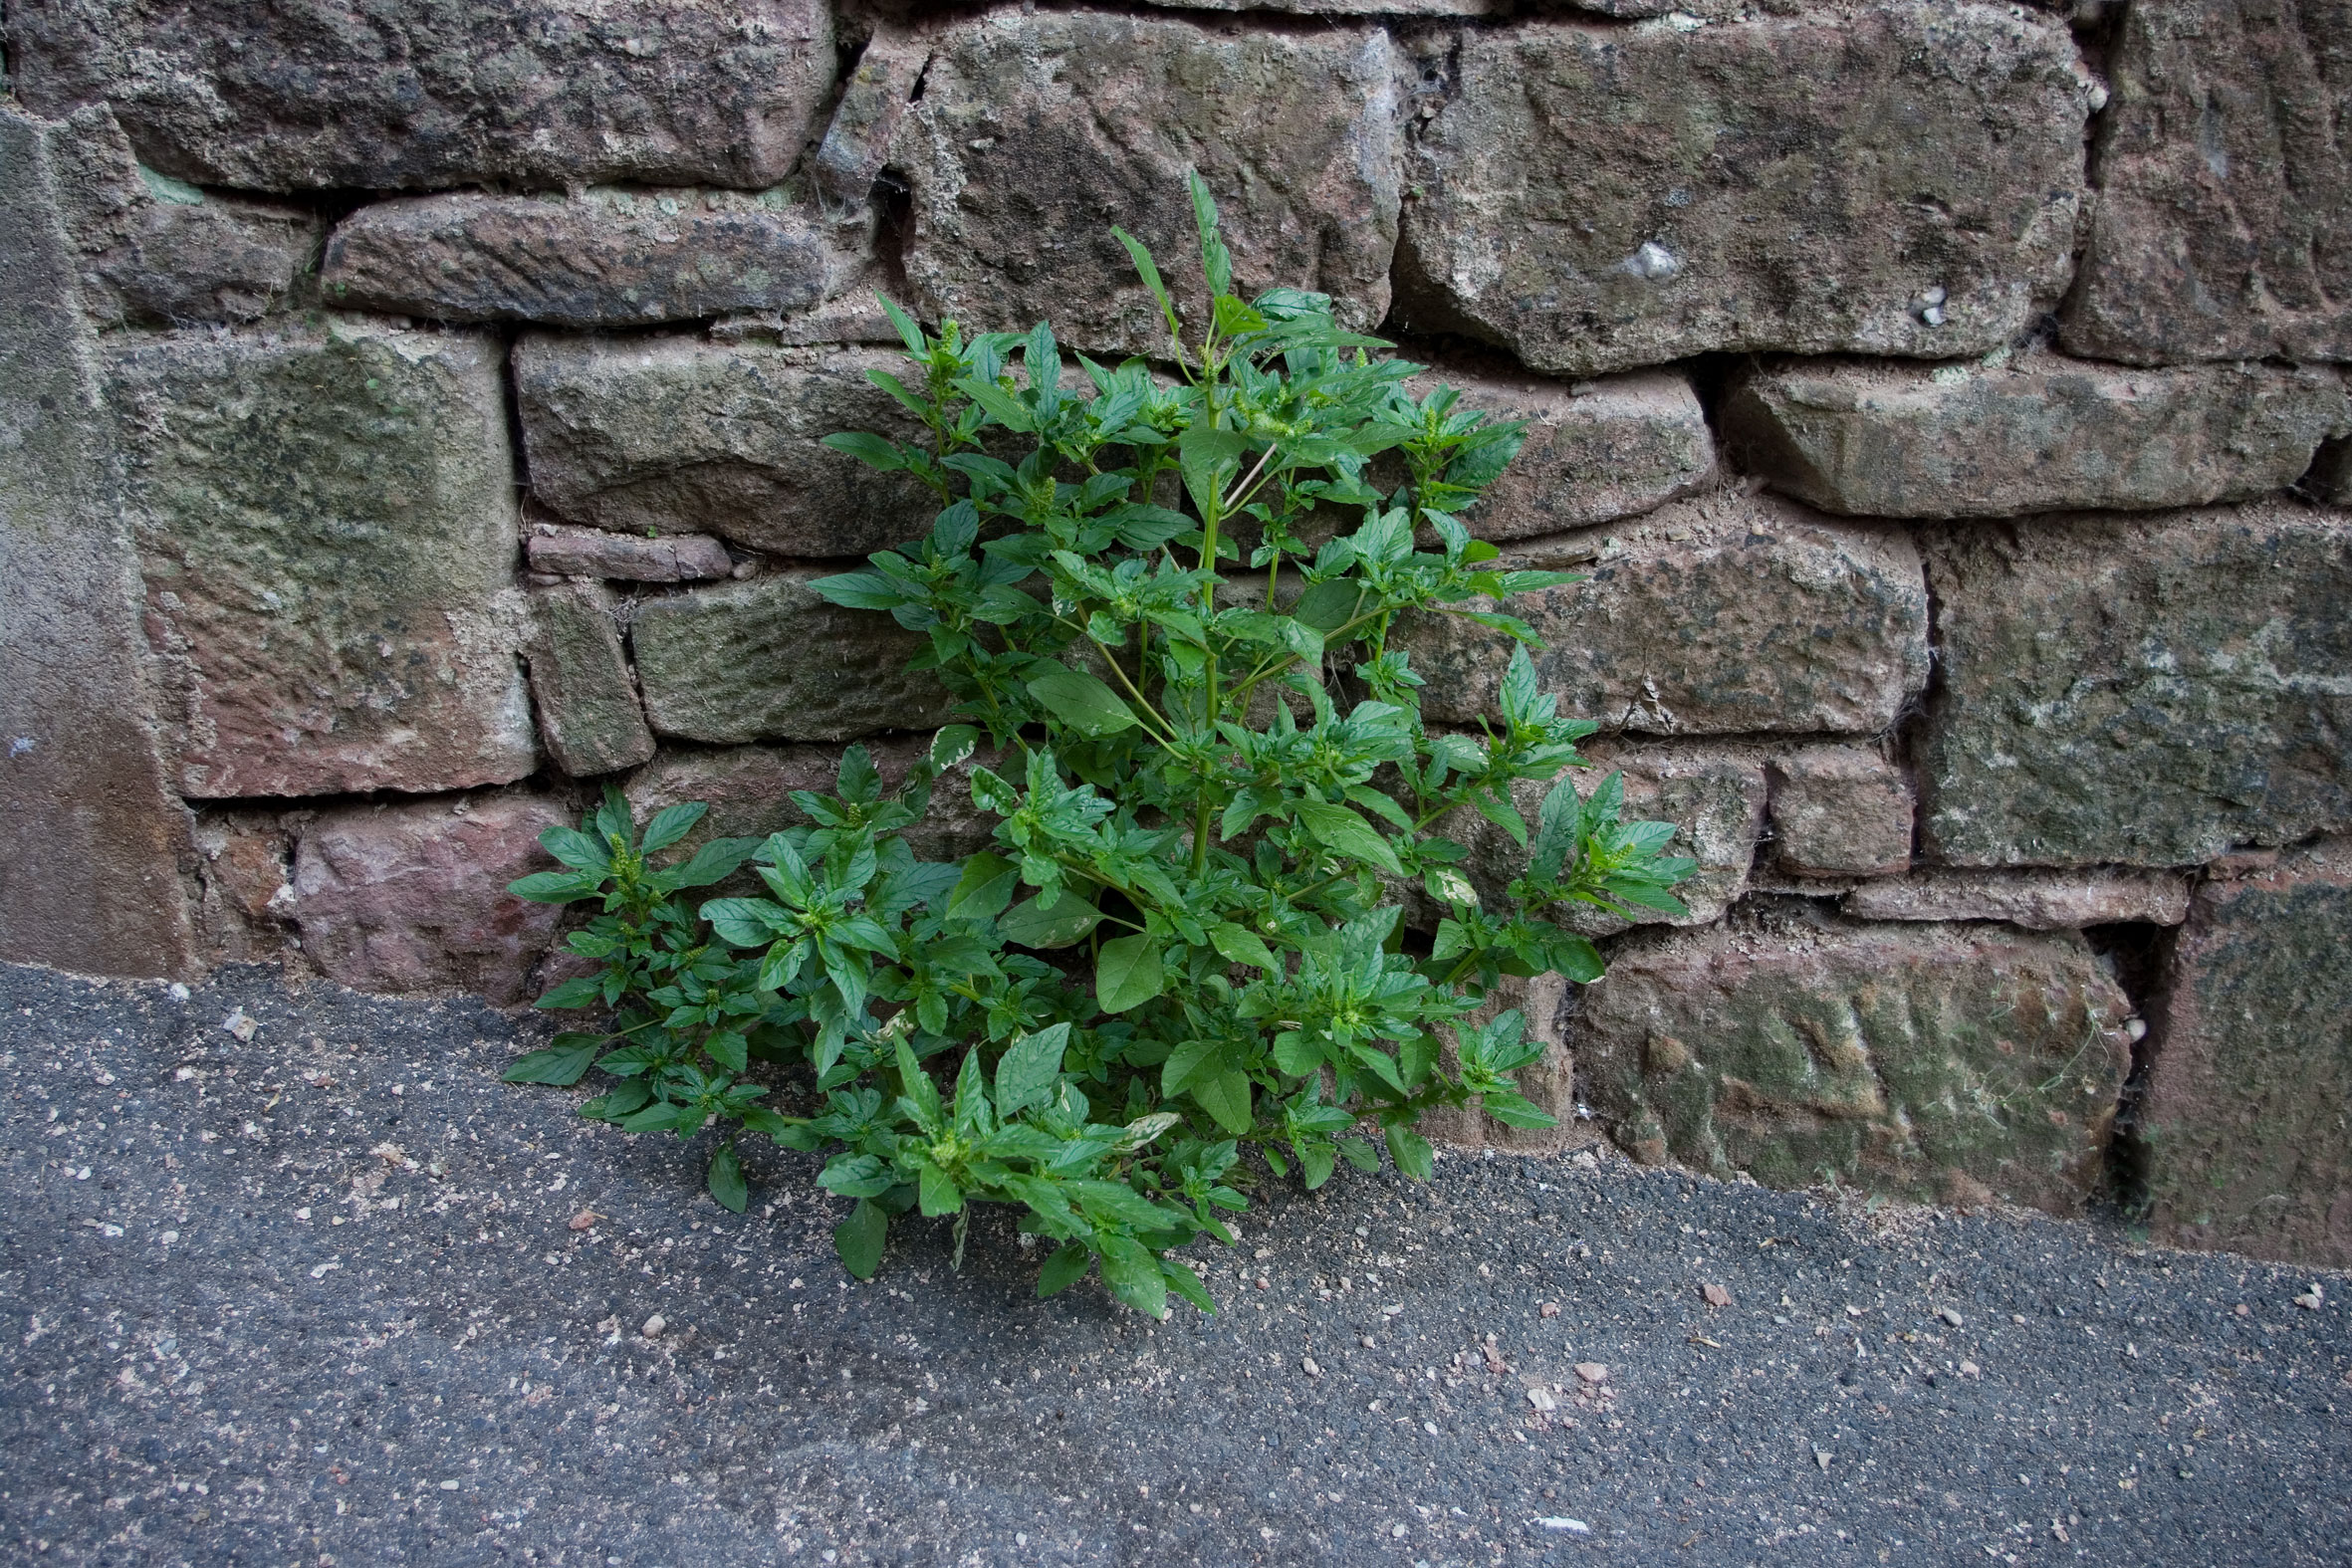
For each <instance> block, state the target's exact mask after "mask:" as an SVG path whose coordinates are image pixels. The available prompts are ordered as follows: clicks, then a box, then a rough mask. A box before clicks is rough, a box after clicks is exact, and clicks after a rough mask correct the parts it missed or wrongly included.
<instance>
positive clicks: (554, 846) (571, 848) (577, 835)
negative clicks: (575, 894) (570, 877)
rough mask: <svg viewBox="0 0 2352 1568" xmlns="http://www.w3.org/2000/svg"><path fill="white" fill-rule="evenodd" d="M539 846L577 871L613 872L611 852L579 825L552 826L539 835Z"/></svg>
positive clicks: (599, 874) (602, 874) (607, 873)
mask: <svg viewBox="0 0 2352 1568" xmlns="http://www.w3.org/2000/svg"><path fill="white" fill-rule="evenodd" d="M539 846H540V847H541V848H542V849H545V850H546V851H547V852H548V853H549V854H551V855H554V856H555V857H556V858H557V859H558V860H561V861H563V862H564V864H566V865H568V866H570V867H572V868H573V869H574V870H575V871H590V872H593V873H594V874H595V875H597V876H599V877H601V876H607V875H609V874H611V871H612V856H611V854H610V853H609V852H608V851H607V850H606V849H605V848H604V846H603V845H602V844H601V843H599V842H597V841H596V840H595V839H593V838H590V837H589V836H588V834H586V833H584V832H582V831H581V830H580V829H579V828H577V827H551V828H549V829H548V830H547V831H546V832H544V833H542V834H540V835H539Z"/></svg>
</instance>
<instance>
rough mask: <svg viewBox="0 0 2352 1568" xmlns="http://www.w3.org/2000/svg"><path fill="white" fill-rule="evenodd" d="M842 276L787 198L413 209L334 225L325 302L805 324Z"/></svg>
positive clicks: (363, 211) (644, 197)
mask: <svg viewBox="0 0 2352 1568" xmlns="http://www.w3.org/2000/svg"><path fill="white" fill-rule="evenodd" d="M833 266H834V261H833V257H832V253H831V251H830V250H829V249H828V248H827V247H826V245H825V243H824V240H823V236H822V235H821V234H820V233H819V232H818V231H817V229H816V227H815V225H814V224H813V223H812V222H811V220H810V217H809V215H807V214H805V213H802V212H799V211H796V210H795V209H794V207H793V204H792V201H791V197H790V193H789V192H787V191H783V190H771V191H761V192H757V193H750V194H747V193H739V192H735V191H715V190H651V191H626V190H591V191H585V192H583V193H582V194H580V195H577V196H564V195H547V196H481V195H450V196H409V197H403V198H401V199H400V200H397V201H386V202H379V203H377V204H376V205H374V206H370V207H362V208H360V209H359V210H358V211H357V212H355V213H353V214H352V216H350V217H349V218H346V219H345V220H344V221H343V222H342V223H340V224H337V225H336V229H335V234H334V236H333V237H332V238H331V239H329V241H328V242H327V260H326V265H325V268H324V271H323V273H322V275H321V278H320V290H321V293H322V295H323V297H324V298H325V299H326V300H327V302H328V303H329V304H331V305H335V306H339V307H344V308H348V309H352V310H365V311H390V312H394V313H398V314H404V315H408V316H422V317H429V318H431V319H433V320H436V321H445V322H546V323H551V324H553V325H556V326H560V327H641V326H647V325H650V324H652V323H656V322H679V321H692V320H694V319H695V318H698V317H709V316H723V315H725V314H727V313H728V312H731V311H788V312H791V311H805V310H808V309H809V308H810V307H812V306H814V305H816V304H817V303H818V302H819V301H820V300H822V299H823V297H824V293H825V288H826V285H827V283H828V282H829V281H830V278H831V274H832V269H833Z"/></svg>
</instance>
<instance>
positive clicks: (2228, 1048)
mask: <svg viewBox="0 0 2352 1568" xmlns="http://www.w3.org/2000/svg"><path fill="white" fill-rule="evenodd" d="M2347 932H2352V843H2348V842H2347V841H2345V840H2343V839H2333V840H2328V841H2324V842H2322V843H2319V844H2316V845H2313V846H2311V847H2310V848H2307V849H2304V850H2300V851H2297V852H2295V853H2293V854H2290V855H2287V856H2285V857H2283V858H2282V859H2281V860H2280V861H2279V863H2278V864H2277V865H2276V866H2275V867H2273V868H2271V869H2269V870H2265V871H2260V872H2257V873H2255V874H2253V875H2251V876H2247V877H2245V878H2243V879H2242V880H2235V881H2214V882H2209V883H2207V884H2206V885H2205V886H2204V887H2202V888H2200V889H2199V890H2198V894H2197V899H2196V902H2195V904H2194V905H2193V906H2192V907H2191V909H2190V913H2189V923H2188V925H2187V926H2186V927H2185V928H2184V929H2183V930H2182V932H2181V936H2180V940H2179V943H2178V945H2177V946H2176V947H2175V949H2174V953H2173V961H2172V967H2171V971H2170V975H2169V978H2168V981H2167V984H2166V987H2165V992H2164V999H2163V1002H2162V1003H2161V1005H2160V1009H2159V1011H2158V1013H2157V1015H2156V1017H2155V1018H2154V1019H2152V1020H2151V1022H2152V1030H2151V1034H2150V1038H2149V1041H2148V1044H2149V1047H2150V1049H2149V1069H2148V1086H2147V1097H2146V1099H2145V1101H2144V1102H2143V1104H2142V1106H2141V1108H2140V1125H2139V1143H2140V1147H2139V1150H2138V1153H2139V1154H2140V1156H2141V1158H2142V1161H2143V1167H2142V1168H2143V1170H2144V1173H2145V1176H2146V1180H2147V1184H2148V1196H2149V1200H2150V1202H2151V1204H2152V1208H2151V1211H2150V1214H2149V1229H2150V1230H2151V1231H2152V1232H2154V1233H2155V1235H2156V1236H2157V1238H2158V1239H2160V1240H2163V1241H2167V1242H2170V1243H2171V1244H2173V1245H2175V1246H2195V1247H2224V1248H2227V1249H2229V1250H2231V1251H2234V1252H2248V1253H2251V1254H2252V1255H2254V1256H2256V1257H2275V1258H2285V1259H2291V1260H2293V1261H2297V1262H2307V1263H2321V1264H2327V1265H2331V1266H2334V1267H2337V1268H2342V1267H2345V1266H2347V1265H2352V1114H2348V1113H2347V1110H2346V1107H2347V1106H2352V972H2348V971H2347V970H2346V968H2345V965H2344V946H2345V935H2346V933H2347Z"/></svg>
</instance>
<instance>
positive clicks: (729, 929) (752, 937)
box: [697, 898, 787, 948]
mask: <svg viewBox="0 0 2352 1568" xmlns="http://www.w3.org/2000/svg"><path fill="white" fill-rule="evenodd" d="M697 913H698V914H700V915H701V916H702V918H703V919H705V920H707V921H709V922H710V925H711V930H713V931H715V932H717V933H718V937H719V940H720V941H721V942H724V943H727V944H728V945H729V946H731V947H739V948H764V947H766V946H767V945H768V944H769V943H771V942H773V941H775V940H776V938H777V936H778V935H779V933H780V930H781V924H780V923H781V922H783V921H785V920H786V919H787V915H786V912H785V908H784V906H783V905H782V904H775V903H771V902H769V901H768V900H767V899H764V898H712V899H705V900H704V901H703V905H702V908H701V909H700V910H698V911H697Z"/></svg>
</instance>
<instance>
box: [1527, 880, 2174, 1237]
mask: <svg viewBox="0 0 2352 1568" xmlns="http://www.w3.org/2000/svg"><path fill="white" fill-rule="evenodd" d="M2130 1013H2131V1005H2130V1003H2129V1002H2128V1001H2127V1000H2126V999H2125V997H2124V995H2123V993H2122V992H2121V991H2120V990H2118V989H2117V987H2116V985H2115V983H2114V981H2112V980H2111V979H2109V978H2108V976H2107V974H2106V972H2105V971H2104V970H2103V969H2102V968H2101V967H2100V965H2099V961H2098V959H2097V958H2096V957H2095V956H2094V955H2093V954H2092V953H2091V951H2090V949H2089V948H2087V947H2086V946H2084V945H2083V943H2082V942H2081V941H2080V939H2078V938H2058V937H2037V936H2024V935H2021V934H2016V933H2004V932H2001V931H2000V930H1999V929H1998V928H1994V927H1967V928H1925V927H1888V926H1881V927H1866V928H1858V929H1852V928H1842V927H1833V928H1828V929H1811V930H1803V931H1787V932H1765V931H1755V930H1732V929H1726V928H1724V927H1716V928H1713V929H1710V930H1706V931H1700V932H1679V933H1675V934H1674V935H1673V936H1671V937H1668V938H1664V939H1659V938H1633V939H1628V941H1627V943H1626V944H1625V945H1623V946H1621V947H1619V948H1618V949H1617V951H1616V952H1615V953H1614V954H1613V955H1612V958H1611V961H1610V965H1609V974H1608V978H1607V979H1606V980H1604V981H1602V982H1601V983H1600V984H1599V985H1597V986H1593V987H1589V988H1587V989H1586V990H1585V991H1584V993H1583V1002H1582V1007H1581V1008H1580V1010H1579V1011H1578V1013H1577V1016H1576V1020H1575V1024H1574V1027H1573V1029H1572V1031H1571V1034H1570V1041H1571V1043H1572V1044H1573V1046H1574V1048H1575V1052H1576V1063H1577V1067H1578V1069H1579V1070H1580V1071H1581V1072H1582V1073H1583V1075H1584V1079H1585V1082H1586V1083H1587V1085H1588V1086H1589V1092H1590V1094H1591V1097H1592V1103H1593V1106H1594V1109H1595V1110H1597V1111H1598V1112H1599V1113H1600V1114H1601V1116H1602V1117H1603V1118H1605V1119H1607V1120H1608V1121H1609V1123H1610V1124H1611V1127H1612V1130H1613V1132H1614V1133H1615V1135H1616V1137H1617V1138H1618V1139H1619V1141H1620V1142H1622V1143H1624V1144H1625V1145H1626V1146H1627V1147H1628V1148H1629V1149H1630V1150H1632V1151H1633V1152H1634V1153H1635V1154H1636V1155H1637V1156H1638V1157H1639V1158H1642V1159H1644V1160H1648V1161H1652V1162H1663V1161H1666V1160H1670V1159H1671V1160H1676V1161H1679V1162H1681V1163H1682V1164H1685V1165H1688V1166H1692V1167H1694V1168H1696V1169H1698V1170H1701V1171H1707V1172H1712V1173H1714V1174H1717V1175H1729V1174H1731V1173H1732V1172H1734V1171H1747V1172H1749V1173H1751V1174H1752V1175H1754V1176H1755V1177H1756V1178H1757V1179H1758V1180H1759V1181H1762V1182H1764V1183H1765V1184H1766V1185H1768V1186H1773V1187H1809V1186H1812V1185H1814V1184H1816V1183H1819V1182H1823V1181H1831V1180H1834V1181H1836V1182H1838V1183H1839V1184H1841V1185H1850V1186H1854V1187H1859V1188H1862V1189H1864V1190H1865V1191H1869V1192H1874V1193H1883V1194H1886V1195H1888V1196H1890V1197H1900V1198H1907V1199H1930V1198H1940V1199H1943V1200H1944V1201H1946V1202H1965V1201H1972V1200H1982V1199H1984V1198H1985V1197H1988V1196H1996V1197H1999V1198H2001V1199H2005V1200H2007V1201H2009V1202H2011V1203H2019V1204H2025V1205H2029V1206H2031V1207H2033V1208H2037V1209H2043V1210H2047V1211H2049V1212H2050V1213H2052V1214H2061V1215H2063V1214H2073V1213H2077V1212H2079V1211H2080V1209H2081V1208H2082V1206H2083V1204H2084V1202H2085V1201H2086V1200H2087V1199H2088V1198H2089V1197H2090V1196H2091V1195H2092V1193H2093V1192H2094V1191H2095V1190H2096V1188H2097V1186H2098V1183H2099V1180H2100V1174H2101V1165H2102V1157H2103V1155H2104V1152H2105V1149H2106V1145H2107V1138H2108V1133H2109V1129H2110V1126H2111V1124H2112V1120H2113V1117H2114V1112H2115V1105H2116V1097H2117V1095H2118V1094H2119V1093H2120V1091H2121V1090H2122V1087H2123V1079H2124V1074H2125V1072H2126V1071H2127V1070H2128V1069H2129V1067H2130V1065H2131V1050H2130V1035H2129V1031H2128V1022H2129V1017H2130Z"/></svg>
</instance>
